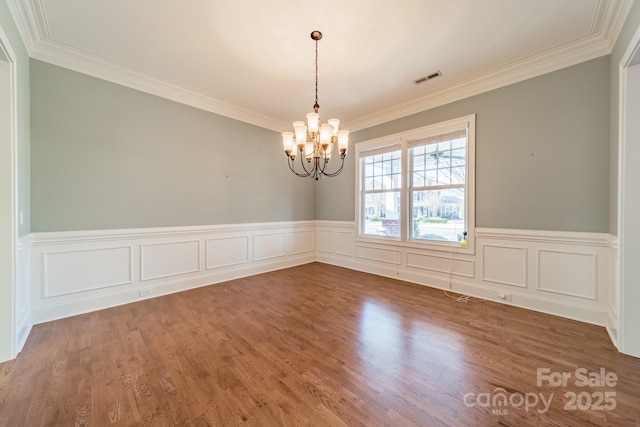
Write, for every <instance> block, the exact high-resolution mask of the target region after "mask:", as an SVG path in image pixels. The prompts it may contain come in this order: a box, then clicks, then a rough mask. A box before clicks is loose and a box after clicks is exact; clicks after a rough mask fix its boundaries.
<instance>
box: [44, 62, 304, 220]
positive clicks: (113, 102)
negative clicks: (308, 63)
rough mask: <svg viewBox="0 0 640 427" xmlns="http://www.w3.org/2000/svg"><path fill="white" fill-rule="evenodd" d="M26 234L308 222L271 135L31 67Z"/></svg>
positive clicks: (300, 182)
mask: <svg viewBox="0 0 640 427" xmlns="http://www.w3.org/2000/svg"><path fill="white" fill-rule="evenodd" d="M31 168H32V195H33V199H32V202H33V220H32V231H34V232H42V231H62V230H89V229H117V228H138V227H157V226H188V225H211V224H227V223H249V222H271V221H289V220H312V219H314V215H315V185H314V184H315V183H314V182H312V181H311V180H310V179H307V180H305V179H301V178H298V177H295V176H294V175H293V174H291V172H290V171H289V170H288V168H287V166H286V159H285V156H284V154H283V153H282V149H281V137H280V135H279V134H278V133H277V132H273V131H270V130H266V129H263V128H260V127H256V126H252V125H249V124H246V123H243V122H240V121H236V120H232V119H229V118H226V117H222V116H219V115H216V114H212V113H209V112H206V111H202V110H199V109H196V108H192V107H189V106H186V105H183V104H179V103H176V102H172V101H169V100H166V99H162V98H159V97H156V96H153V95H149V94H146V93H142V92H139V91H136V90H133V89H129V88H126V87H123V86H119V85H116V84H112V83H109V82H106V81H104V80H100V79H96V78H93V77H89V76H87V75H84V74H80V73H77V72H73V71H70V70H67V69H64V68H60V67H57V66H54V65H51V64H48V63H44V62H40V61H37V60H31Z"/></svg>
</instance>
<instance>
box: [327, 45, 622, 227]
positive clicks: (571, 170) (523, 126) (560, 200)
mask: <svg viewBox="0 0 640 427" xmlns="http://www.w3.org/2000/svg"><path fill="white" fill-rule="evenodd" d="M609 70H610V67H609V56H605V57H601V58H598V59H594V60H591V61H588V62H585V63H582V64H578V65H575V66H572V67H568V68H565V69H562V70H559V71H555V72H552V73H548V74H545V75H543V76H539V77H536V78H533V79H529V80H526V81H523V82H520V83H516V84H513V85H510V86H507V87H503V88H500V89H497V90H493V91H490V92H487V93H483V94H481V95H477V96H473V97H470V98H467V99H464V100H461V101H457V102H453V103H451V104H447V105H444V106H441V107H437V108H433V109H431V110H427V111H424V112H421V113H418V114H414V115H411V116H407V117H404V118H401V119H398V120H394V121H391V122H388V123H384V124H381V125H379V126H375V127H372V128H368V129H364V130H361V131H358V132H354V133H353V134H352V138H351V139H352V141H353V142H355V143H358V142H362V141H367V140H370V139H373V138H377V137H380V136H384V135H390V134H393V133H397V132H401V131H404V130H408V129H413V128H417V127H421V126H426V125H429V124H432V123H437V122H440V121H443V120H448V119H452V118H456V117H461V116H465V115H468V114H476V225H477V226H478V227H491V228H493V227H495V228H510V229H531V230H554V231H591V232H608V230H609V217H608V216H609ZM353 161H354V157H353V151H352V153H351V155H350V157H349V165H348V167H347V168H346V171H345V172H343V174H342V175H341V176H339V177H338V178H337V179H331V180H324V181H322V182H321V183H320V186H319V187H318V190H317V194H318V196H317V200H316V218H317V219H320V220H322V219H324V220H344V221H353V220H354V218H355V212H354V210H355V207H354V205H355V197H354V193H355V177H354V167H353V166H354V164H353Z"/></svg>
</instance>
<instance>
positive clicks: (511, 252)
mask: <svg viewBox="0 0 640 427" xmlns="http://www.w3.org/2000/svg"><path fill="white" fill-rule="evenodd" d="M482 259H483V263H482V280H484V281H486V282H494V283H500V284H503V285H509V286H518V287H521V288H526V287H527V248H519V247H511V246H494V245H483V246H482Z"/></svg>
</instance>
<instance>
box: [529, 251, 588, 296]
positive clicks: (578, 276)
mask: <svg viewBox="0 0 640 427" xmlns="http://www.w3.org/2000/svg"><path fill="white" fill-rule="evenodd" d="M597 265H598V257H597V256H596V254H588V253H574V252H560V251H549V250H539V251H538V289H539V290H541V291H545V292H552V293H556V294H563V295H570V296H574V297H579V298H586V299H590V300H596V299H597V277H598V274H597Z"/></svg>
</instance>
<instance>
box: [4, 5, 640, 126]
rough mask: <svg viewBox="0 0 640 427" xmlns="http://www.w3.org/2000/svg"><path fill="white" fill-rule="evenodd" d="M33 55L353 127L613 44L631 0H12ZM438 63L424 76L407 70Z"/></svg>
mask: <svg viewBox="0 0 640 427" xmlns="http://www.w3.org/2000/svg"><path fill="white" fill-rule="evenodd" d="M7 3H8V5H9V7H10V10H11V12H12V15H13V16H14V20H15V21H16V23H17V25H18V28H19V30H20V32H21V34H22V37H23V39H24V40H25V44H26V46H27V50H28V51H29V54H30V56H31V57H34V58H36V59H40V60H43V61H46V62H50V63H53V64H56V65H60V66H63V67H67V68H70V69H73V70H76V71H80V72H83V73H86V74H89V75H93V76H96V77H99V78H102V79H106V80H109V81H112V82H115V83H119V84H122V85H126V86H129V87H132V88H135V89H139V90H143V91H146V92H149V93H152V94H156V95H159V96H162V97H165V98H169V99H173V100H175V101H178V102H182V103H185V104H188V105H192V106H195V107H198V108H202V109H205V110H208V111H212V112H215V113H218V114H222V115H225V116H228V117H232V118H236V119H239V120H243V121H245V122H248V123H252V124H256V125H258V126H262V127H265V128H268V129H273V130H278V131H283V130H290V129H289V128H290V127H291V122H292V121H294V120H302V119H304V115H305V114H306V113H308V112H310V111H311V110H312V105H313V103H314V84H315V80H314V79H315V78H314V55H315V52H314V48H315V47H314V42H313V40H311V38H310V36H309V34H310V32H311V31H312V30H320V31H322V33H323V35H324V36H323V38H322V40H321V41H320V42H319V89H318V90H319V104H320V106H321V108H320V116H321V119H323V120H326V119H328V118H329V117H330V116H331V117H338V118H340V119H341V120H342V123H343V126H342V127H343V128H350V129H351V130H357V129H362V128H365V127H368V126H372V125H375V124H378V123H382V122H385V121H388V120H392V119H395V118H398V117H402V116H405V115H407V114H411V113H415V112H419V111H422V110H425V109H427V108H432V107H434V106H437V105H441V104H444V103H446V102H451V101H453V100H456V99H461V98H464V97H468V96H471V95H474V94H477V93H482V92H484V91H487V90H491V89H494V88H497V87H501V86H504V85H507V84H511V83H514V82H517V81H521V80H524V79H527V78H531V77H534V76H537V75H540V74H543V73H546V72H550V71H553V70H556V69H560V68H563V67H566V66H570V65H573V64H576V63H579V62H582V61H585V60H588V59H592V58H596V57H598V56H602V55H606V54H608V53H610V52H611V49H612V47H613V45H614V43H615V40H616V38H617V36H618V33H619V31H620V29H621V27H622V24H623V23H624V19H625V18H626V15H627V13H628V12H629V9H630V7H631V4H632V0H516V1H514V0H483V1H477V0H455V1H451V0H395V1H393V2H392V1H389V0H349V1H346V0H317V1H314V2H311V1H299V0H269V1H264V0H233V1H232V0H225V1H223V0H186V1H175V0H136V1H131V0H109V1H98V0H8V1H7ZM437 71H440V72H441V73H442V76H441V77H438V78H436V79H433V80H429V81H427V82H425V83H422V84H419V85H417V84H415V83H414V80H416V79H419V78H421V77H424V76H426V75H429V74H432V73H434V72H437Z"/></svg>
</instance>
